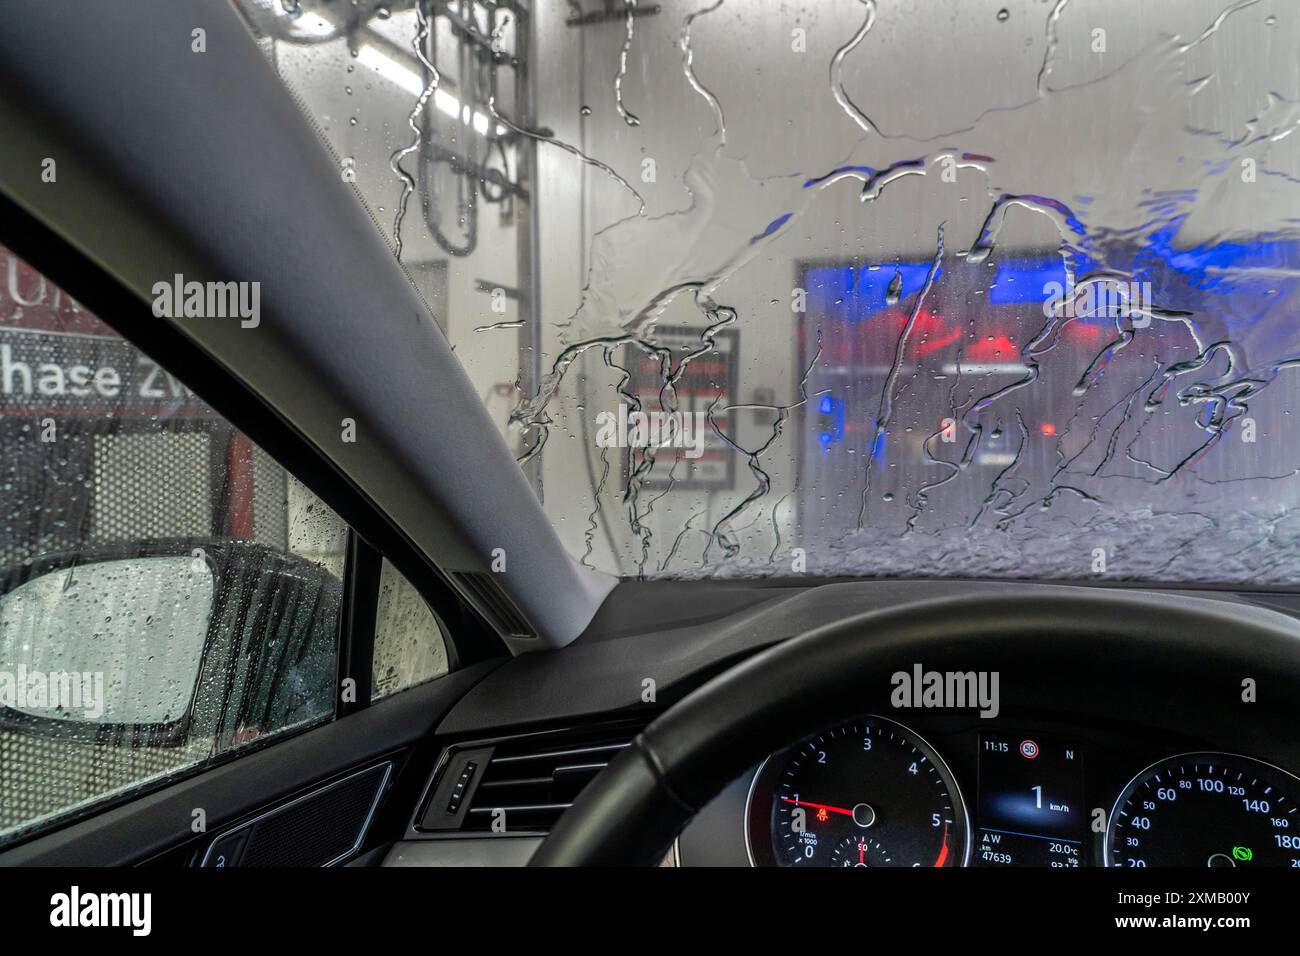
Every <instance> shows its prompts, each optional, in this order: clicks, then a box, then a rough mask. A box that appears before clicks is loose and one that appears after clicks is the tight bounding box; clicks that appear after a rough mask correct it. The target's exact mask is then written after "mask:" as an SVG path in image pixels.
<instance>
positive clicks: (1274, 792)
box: [1105, 753, 1300, 867]
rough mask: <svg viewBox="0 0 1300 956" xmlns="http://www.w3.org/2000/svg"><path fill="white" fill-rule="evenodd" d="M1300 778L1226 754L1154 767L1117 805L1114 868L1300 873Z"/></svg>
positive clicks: (1110, 856)
mask: <svg viewBox="0 0 1300 956" xmlns="http://www.w3.org/2000/svg"><path fill="white" fill-rule="evenodd" d="M1298 797H1300V779H1297V778H1296V777H1294V776H1292V775H1291V774H1289V773H1287V772H1286V771H1285V770H1281V769H1279V768H1277V767H1274V766H1272V765H1271V764H1266V763H1261V762H1260V761H1258V760H1252V759H1251V758H1249V757H1238V756H1235V755H1233V754H1225V753H1190V754H1179V755H1178V756H1175V757H1169V758H1167V759H1165V760H1161V761H1159V762H1158V763H1155V764H1152V765H1151V766H1150V767H1147V768H1146V769H1145V770H1143V771H1142V772H1141V773H1139V774H1138V775H1137V776H1136V777H1134V778H1133V779H1132V781H1130V782H1129V785H1128V786H1127V787H1125V788H1124V791H1123V792H1122V793H1121V794H1120V795H1119V799H1118V800H1116V801H1115V807H1114V809H1113V810H1112V811H1111V814H1110V825H1109V826H1108V827H1107V830H1106V850H1105V853H1106V863H1107V865H1109V866H1133V867H1142V866H1288V867H1300V815H1298V814H1297V813H1296V806H1297V803H1296V800H1297V798H1298Z"/></svg>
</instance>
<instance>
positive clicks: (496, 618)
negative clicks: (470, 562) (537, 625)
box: [451, 571, 537, 637]
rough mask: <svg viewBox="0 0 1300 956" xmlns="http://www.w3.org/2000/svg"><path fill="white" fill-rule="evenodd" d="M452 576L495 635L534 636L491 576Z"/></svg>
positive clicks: (466, 573)
mask: <svg viewBox="0 0 1300 956" xmlns="http://www.w3.org/2000/svg"><path fill="white" fill-rule="evenodd" d="M451 576H452V577H453V578H454V579H455V581H456V583H457V584H458V585H460V588H461V590H462V591H464V592H465V594H466V596H468V597H469V599H470V600H471V601H473V602H474V606H475V607H477V608H478V609H479V611H481V612H482V613H483V614H484V616H486V617H487V619H488V622H489V623H490V624H491V625H492V626H493V627H494V628H496V630H497V632H498V633H500V634H504V635H506V636H507V637H536V636H537V634H536V632H534V631H533V629H532V628H531V627H530V626H529V624H528V622H527V621H526V620H525V619H524V616H523V615H522V614H520V613H519V609H518V608H517V607H515V605H514V602H513V601H511V600H510V598H508V597H507V596H506V594H505V592H504V591H502V590H501V588H500V587H498V586H497V583H496V581H494V580H493V578H492V575H490V574H486V573H484V572H482V571H453V572H452V575H451Z"/></svg>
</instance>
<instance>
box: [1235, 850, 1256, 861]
mask: <svg viewBox="0 0 1300 956" xmlns="http://www.w3.org/2000/svg"><path fill="white" fill-rule="evenodd" d="M1232 858H1233V859H1234V860H1243V861H1245V862H1250V861H1251V860H1253V859H1254V858H1255V854H1254V853H1253V852H1252V851H1251V849H1250V847H1248V846H1234V847H1233V848H1232Z"/></svg>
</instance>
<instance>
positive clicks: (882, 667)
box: [530, 585, 1300, 866]
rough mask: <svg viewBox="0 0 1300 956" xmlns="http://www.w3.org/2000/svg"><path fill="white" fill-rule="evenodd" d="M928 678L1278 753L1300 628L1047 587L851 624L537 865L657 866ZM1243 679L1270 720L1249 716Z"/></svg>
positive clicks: (806, 637) (687, 736) (640, 755)
mask: <svg viewBox="0 0 1300 956" xmlns="http://www.w3.org/2000/svg"><path fill="white" fill-rule="evenodd" d="M918 664H919V665H923V666H924V667H925V668H926V669H927V670H942V671H988V672H997V673H998V675H999V686H1000V696H1001V703H1002V707H1003V709H1004V710H1005V709H1006V708H1008V707H1012V708H1021V707H1024V708H1029V707H1036V708H1041V709H1046V710H1057V711H1061V712H1069V713H1070V714H1071V715H1072V716H1076V717H1077V716H1079V715H1081V714H1091V715H1094V716H1096V717H1097V718H1100V719H1102V720H1105V719H1112V720H1113V719H1115V718H1116V717H1118V716H1120V715H1124V714H1135V715H1140V716H1141V718H1142V720H1143V721H1144V722H1146V723H1147V724H1149V725H1155V726H1165V727H1167V728H1168V729H1170V730H1171V731H1175V732H1182V733H1193V732H1196V731H1198V730H1202V729H1203V730H1205V731H1206V732H1208V733H1211V734H1213V733H1218V734H1234V735H1235V739H1236V740H1237V742H1238V743H1239V744H1240V745H1241V746H1243V747H1249V746H1251V745H1252V743H1253V744H1254V746H1255V747H1256V749H1260V750H1263V749H1266V748H1268V747H1269V746H1272V747H1274V749H1276V747H1277V745H1278V744H1277V742H1278V741H1288V742H1289V741H1290V740H1291V737H1292V735H1293V729H1294V718H1295V716H1296V715H1295V711H1294V707H1295V704H1294V703H1292V702H1293V701H1298V700H1300V622H1297V621H1296V620H1294V619H1293V618H1290V617H1287V616H1285V615H1283V614H1280V613H1277V612H1274V611H1270V610H1267V609H1265V608H1261V607H1258V606H1256V605H1253V604H1248V603H1246V602H1244V601H1238V600H1234V599H1231V598H1229V599H1226V600H1222V601H1220V600H1207V599H1205V598H1201V597H1194V596H1184V595H1181V594H1180V595H1168V594H1154V593H1149V592H1140V591H1125V590H1119V589H1107V590H1105V591H1101V590H1096V589H1089V588H1077V587H1058V586H1048V585H1035V586H1029V587H1026V586H1014V585H1009V586H1005V587H991V589H990V592H989V593H988V594H987V595H986V596H980V597H963V598H946V599H937V600H928V601H923V602H919V603H915V604H908V605H904V606H900V607H895V608H890V609H887V610H883V611H876V612H871V613H868V614H864V615H861V616H859V617H855V618H852V619H849V620H845V621H841V622H837V623H834V624H831V625H828V626H826V627H822V628H820V629H817V630H814V631H811V632H809V633H806V634H803V635H801V636H799V637H795V638H792V639H790V640H788V641H785V642H784V643H781V644H778V645H776V646H774V647H771V648H769V649H767V650H765V651H763V652H761V653H759V654H757V655H755V656H753V657H751V658H749V659H748V660H745V661H744V662H742V663H740V664H738V665H736V666H735V667H732V668H731V669H730V670H728V671H726V672H725V673H723V674H721V675H720V676H718V677H716V678H714V679H713V680H711V681H709V682H708V683H706V684H704V685H703V686H702V687H700V688H698V689H697V690H695V691H694V692H692V693H690V694H689V695H687V696H686V697H684V698H683V699H682V700H681V701H679V702H678V703H677V704H675V705H674V706H672V707H670V708H669V709H668V710H667V711H665V712H664V713H663V714H662V715H660V716H659V717H658V718H657V719H656V720H655V721H654V722H653V723H651V724H650V725H649V726H648V727H646V729H645V730H644V731H642V732H641V734H639V735H638V736H637V738H636V739H635V740H634V741H633V742H632V745H631V746H630V747H628V748H627V749H625V750H624V751H623V752H622V753H620V754H619V755H618V757H617V758H615V759H614V760H613V761H612V762H611V763H610V764H609V766H608V767H606V768H605V770H603V771H602V772H601V773H600V774H599V775H598V776H597V777H596V778H595V779H594V780H593V781H592V782H591V783H590V784H588V785H587V786H586V787H585V788H584V789H583V791H582V793H581V794H580V795H579V796H578V798H577V800H576V801H575V802H574V804H573V806H572V807H571V808H569V810H568V811H567V812H565V813H564V815H563V816H562V817H561V818H560V819H559V821H558V823H557V824H556V826H555V828H554V829H553V830H552V831H551V833H550V835H549V836H548V837H547V838H546V840H545V841H544V842H543V843H542V845H541V846H540V847H539V848H538V850H537V852H536V853H535V854H534V856H533V858H532V860H531V861H530V865H531V866H593V865H595V866H599V865H654V864H657V863H659V862H660V861H661V860H662V859H663V857H664V854H665V853H666V852H667V850H668V848H669V846H670V845H671V844H672V841H673V839H674V838H675V837H676V835H677V834H678V833H679V832H680V831H681V829H682V827H684V826H685V825H686V824H687V823H688V822H689V821H690V819H691V818H692V817H693V816H694V815H695V813H696V812H698V811H699V810H700V809H701V808H702V807H703V806H704V805H705V804H706V803H708V802H709V801H710V800H711V799H712V798H713V797H714V796H716V795H717V794H718V793H719V792H720V791H721V790H722V788H723V787H725V786H726V785H727V784H729V783H730V782H731V781H732V780H734V779H736V778H737V777H739V776H740V775H741V774H742V773H744V772H745V771H746V770H748V769H749V768H751V767H753V766H754V765H755V764H757V763H758V762H759V761H761V760H762V759H763V758H764V757H765V756H767V755H768V754H769V753H771V752H772V751H774V750H778V749H780V748H781V747H784V746H787V745H789V744H792V743H795V742H796V741H798V740H800V739H802V738H803V737H806V736H808V735H810V734H813V733H815V732H817V731H819V730H823V729H824V728H826V727H829V726H834V725H836V724H838V723H841V722H843V721H846V720H848V719H851V718H853V717H855V716H859V715H862V714H864V713H868V712H872V710H873V708H875V709H876V710H877V712H885V713H889V712H892V709H888V702H889V695H890V690H891V687H892V684H891V681H890V677H891V675H892V674H894V673H896V672H899V671H905V672H909V673H910V672H911V671H912V668H913V667H914V666H915V665H918ZM1247 678H1249V679H1251V680H1253V681H1255V682H1256V684H1255V686H1257V687H1258V688H1259V701H1258V702H1255V703H1247V702H1244V701H1243V694H1242V686H1243V685H1242V681H1243V680H1245V679H1247ZM882 706H884V707H885V708H887V709H886V710H884V711H881V710H879V708H881V707H882ZM1292 746H1294V745H1292ZM1243 752H1248V751H1243Z"/></svg>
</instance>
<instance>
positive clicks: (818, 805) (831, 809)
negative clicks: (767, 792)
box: [781, 797, 853, 817]
mask: <svg viewBox="0 0 1300 956" xmlns="http://www.w3.org/2000/svg"><path fill="white" fill-rule="evenodd" d="M781 799H782V800H783V801H785V802H786V803H793V804H794V805H795V806H796V807H812V808H813V809H814V810H827V811H829V812H831V813H842V814H844V815H845V816H846V817H851V816H853V811H852V810H845V809H844V808H843V807H829V806H827V805H826V804H824V803H809V802H808V801H806V800H791V799H790V798H789V797H782V798H781Z"/></svg>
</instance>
